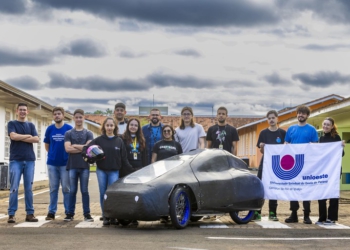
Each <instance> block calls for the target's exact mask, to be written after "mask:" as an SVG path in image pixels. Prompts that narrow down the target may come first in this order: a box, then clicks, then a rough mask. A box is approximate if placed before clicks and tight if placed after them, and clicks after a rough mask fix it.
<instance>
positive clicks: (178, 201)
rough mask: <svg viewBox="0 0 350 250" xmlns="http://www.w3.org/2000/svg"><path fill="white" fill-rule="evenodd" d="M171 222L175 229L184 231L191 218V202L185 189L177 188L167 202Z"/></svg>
mask: <svg viewBox="0 0 350 250" xmlns="http://www.w3.org/2000/svg"><path fill="white" fill-rule="evenodd" d="M169 205H170V208H169V211H170V218H171V222H172V223H173V225H174V226H175V228H176V229H184V228H185V227H186V226H187V225H188V223H189V221H190V218H191V200H190V196H189V194H188V191H187V189H186V188H183V187H177V188H176V189H175V190H174V191H173V193H172V194H171V197H170V201H169Z"/></svg>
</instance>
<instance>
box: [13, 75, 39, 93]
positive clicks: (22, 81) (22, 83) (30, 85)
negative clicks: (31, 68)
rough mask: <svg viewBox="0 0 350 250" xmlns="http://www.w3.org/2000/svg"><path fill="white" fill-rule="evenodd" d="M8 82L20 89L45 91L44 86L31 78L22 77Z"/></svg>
mask: <svg viewBox="0 0 350 250" xmlns="http://www.w3.org/2000/svg"><path fill="white" fill-rule="evenodd" d="M6 82H8V83H9V84H11V85H13V86H15V87H16V88H19V89H24V90H40V89H43V87H44V86H43V84H41V83H40V82H39V81H38V80H36V79H35V78H33V77H31V76H21V77H16V78H10V79H7V80H6Z"/></svg>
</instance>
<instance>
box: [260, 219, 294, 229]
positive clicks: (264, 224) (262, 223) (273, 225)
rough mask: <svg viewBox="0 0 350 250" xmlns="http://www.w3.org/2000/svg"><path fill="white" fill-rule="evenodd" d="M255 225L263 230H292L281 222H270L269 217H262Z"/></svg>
mask: <svg viewBox="0 0 350 250" xmlns="http://www.w3.org/2000/svg"><path fill="white" fill-rule="evenodd" d="M255 223H256V224H258V225H259V226H261V227H262V228H287V229H288V228H290V227H289V226H287V225H285V224H283V223H281V222H279V221H270V220H269V218H268V217H261V221H255Z"/></svg>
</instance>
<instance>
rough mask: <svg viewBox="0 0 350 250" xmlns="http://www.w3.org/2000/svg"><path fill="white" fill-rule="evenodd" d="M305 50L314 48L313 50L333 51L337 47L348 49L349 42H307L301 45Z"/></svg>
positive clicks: (349, 46)
mask: <svg viewBox="0 0 350 250" xmlns="http://www.w3.org/2000/svg"><path fill="white" fill-rule="evenodd" d="M301 48H302V49H306V50H315V51H333V50H338V49H349V48H350V44H332V45H320V44H307V45H305V46H302V47H301Z"/></svg>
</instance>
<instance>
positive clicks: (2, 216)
mask: <svg viewBox="0 0 350 250" xmlns="http://www.w3.org/2000/svg"><path fill="white" fill-rule="evenodd" d="M7 216H8V215H6V214H0V219H2V218H6V217H7Z"/></svg>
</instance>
